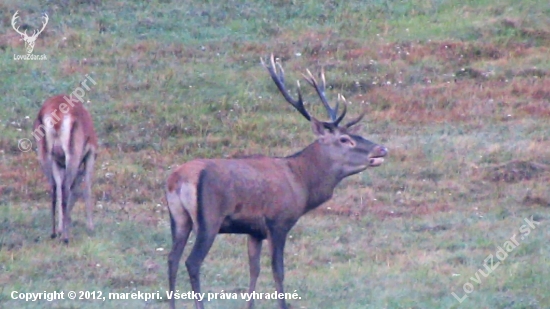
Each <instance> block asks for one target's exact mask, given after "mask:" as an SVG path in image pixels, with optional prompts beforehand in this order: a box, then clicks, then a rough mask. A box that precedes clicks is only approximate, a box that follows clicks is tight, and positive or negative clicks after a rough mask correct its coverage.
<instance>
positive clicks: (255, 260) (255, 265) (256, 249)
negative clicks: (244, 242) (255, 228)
mask: <svg viewBox="0 0 550 309" xmlns="http://www.w3.org/2000/svg"><path fill="white" fill-rule="evenodd" d="M261 253H262V239H261V238H257V237H255V236H252V235H249V236H248V264H249V265H248V266H249V268H250V284H249V286H248V295H251V294H252V292H254V290H256V282H257V281H258V276H259V275H260V257H261ZM253 307H254V299H253V298H251V299H250V301H248V305H247V308H248V309H251V308H253Z"/></svg>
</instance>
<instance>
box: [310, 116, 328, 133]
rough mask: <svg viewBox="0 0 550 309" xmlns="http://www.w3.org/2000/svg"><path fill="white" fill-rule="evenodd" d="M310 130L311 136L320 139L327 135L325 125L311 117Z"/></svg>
mask: <svg viewBox="0 0 550 309" xmlns="http://www.w3.org/2000/svg"><path fill="white" fill-rule="evenodd" d="M311 129H313V134H315V135H316V136H317V137H318V138H322V137H324V136H325V135H326V134H327V129H326V128H325V125H324V124H323V123H322V122H321V121H319V120H317V119H315V118H314V117H311Z"/></svg>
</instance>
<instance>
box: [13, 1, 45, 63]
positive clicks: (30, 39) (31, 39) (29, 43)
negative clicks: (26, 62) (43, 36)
mask: <svg viewBox="0 0 550 309" xmlns="http://www.w3.org/2000/svg"><path fill="white" fill-rule="evenodd" d="M18 13H19V11H16V12H15V14H13V17H12V19H11V26H12V27H13V29H14V30H15V31H16V32H17V33H19V34H20V35H21V37H22V38H23V40H24V41H25V49H26V50H27V54H30V53H32V51H33V49H34V43H35V42H36V39H37V38H38V35H39V34H40V33H42V31H44V28H46V25H47V24H48V20H49V18H48V14H46V13H44V16H42V19H43V21H42V29H40V30H34V31H33V33H32V35H30V36H29V35H27V30H25V32H21V31H19V27H16V26H15V24H16V22H17V19H18V18H19V16H17V14H18Z"/></svg>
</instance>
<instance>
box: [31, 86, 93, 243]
mask: <svg viewBox="0 0 550 309" xmlns="http://www.w3.org/2000/svg"><path fill="white" fill-rule="evenodd" d="M71 97H72V96H71ZM33 130H34V132H33V136H34V137H35V139H36V140H37V141H38V159H39V161H40V166H41V167H42V170H43V172H44V174H45V175H46V178H47V179H48V182H49V183H50V193H51V197H52V223H53V227H52V235H51V236H52V238H55V237H56V236H57V235H58V233H59V234H60V235H61V237H62V239H63V241H64V242H65V243H69V228H70V224H71V214H70V212H71V209H72V208H73V206H74V203H75V202H76V200H77V198H78V196H79V195H80V193H81V191H80V185H81V183H82V181H84V185H85V188H84V191H83V192H82V195H83V197H84V202H85V204H86V215H87V226H88V229H89V230H90V231H93V229H94V225H93V222H92V205H93V204H92V196H91V190H92V189H91V187H92V174H93V169H94V161H95V158H96V149H97V137H96V134H95V131H94V125H93V122H92V118H91V116H90V114H89V113H88V111H87V110H86V109H85V108H84V105H83V104H82V103H81V102H80V101H78V100H72V99H69V97H67V96H64V95H57V96H54V97H51V98H49V99H47V100H46V101H45V102H44V104H43V105H42V108H41V109H40V112H39V113H38V116H37V117H36V120H35V121H34V126H33ZM58 203H60V204H61V205H57V204H58ZM56 207H60V208H58V228H57V231H56V228H55V209H56Z"/></svg>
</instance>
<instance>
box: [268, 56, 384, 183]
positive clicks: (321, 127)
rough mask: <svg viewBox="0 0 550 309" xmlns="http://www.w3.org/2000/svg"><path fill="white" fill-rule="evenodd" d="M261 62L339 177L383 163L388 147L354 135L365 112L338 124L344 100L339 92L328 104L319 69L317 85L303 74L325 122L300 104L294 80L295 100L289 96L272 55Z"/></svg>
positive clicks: (280, 69) (279, 65)
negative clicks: (333, 102)
mask: <svg viewBox="0 0 550 309" xmlns="http://www.w3.org/2000/svg"><path fill="white" fill-rule="evenodd" d="M261 62H262V65H263V66H264V67H265V68H266V69H267V70H268V72H269V75H270V76H271V78H272V79H273V81H274V82H275V85H277V88H278V89H279V91H280V92H281V94H282V95H283V96H284V97H285V99H286V101H287V102H289V103H290V104H291V105H292V106H294V108H295V109H296V110H297V111H298V112H300V114H301V115H302V116H303V117H304V118H306V119H307V120H308V121H310V122H311V126H312V129H313V133H315V135H316V136H317V143H319V146H320V149H321V151H322V152H323V154H324V155H326V156H328V157H329V158H330V159H331V161H332V162H335V163H336V164H335V166H336V167H337V168H338V170H339V171H340V172H341V177H342V178H343V177H347V176H349V175H353V174H356V173H359V172H361V171H363V170H365V169H366V168H368V167H374V166H379V165H381V164H382V163H383V162H384V157H385V156H386V155H387V154H388V149H387V148H386V147H384V146H382V145H378V144H376V143H373V142H371V141H369V140H367V139H365V138H363V137H362V136H360V135H358V134H357V131H358V130H359V127H360V126H359V125H357V124H358V123H359V122H360V121H361V119H363V117H364V116H365V113H362V114H361V115H359V116H358V117H357V118H355V119H352V120H351V121H349V122H347V123H345V124H341V122H342V120H343V119H344V117H345V116H346V111H347V108H346V100H345V98H344V96H342V95H340V94H339V95H338V101H337V103H336V105H335V106H334V107H331V106H330V104H329V103H328V100H327V98H326V96H325V87H326V81H325V74H324V71H322V72H321V84H319V83H318V82H317V80H316V79H315V78H314V77H313V74H311V72H310V71H309V70H307V74H304V78H305V80H306V81H307V82H308V84H310V85H311V86H312V87H313V88H315V91H316V92H317V94H318V95H319V98H320V99H321V102H322V103H323V106H324V107H325V109H326V111H327V113H328V116H329V118H330V120H329V121H320V120H318V119H316V118H315V117H313V116H311V115H310V114H309V113H308V111H307V110H306V109H305V107H304V102H303V100H302V93H301V91H300V83H299V82H298V83H297V84H298V99H297V100H295V99H293V98H292V96H291V95H290V94H289V93H288V91H287V89H286V87H285V82H284V71H283V68H282V66H281V64H280V63H279V62H277V63H276V62H275V60H274V57H273V55H271V61H270V65H266V63H265V62H264V60H263V59H261ZM340 102H343V103H344V104H343V106H344V107H343V111H342V113H341V114H340V115H338V107H339V103H340Z"/></svg>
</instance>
